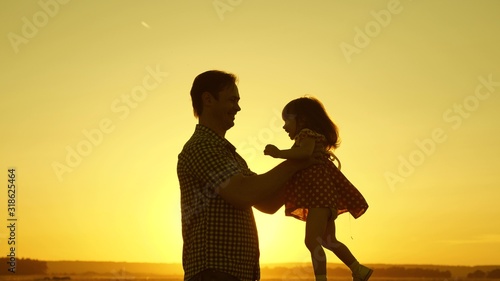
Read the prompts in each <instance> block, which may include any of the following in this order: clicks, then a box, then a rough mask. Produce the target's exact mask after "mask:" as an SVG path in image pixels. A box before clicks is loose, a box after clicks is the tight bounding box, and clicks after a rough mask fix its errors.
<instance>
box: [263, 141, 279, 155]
mask: <svg viewBox="0 0 500 281" xmlns="http://www.w3.org/2000/svg"><path fill="white" fill-rule="evenodd" d="M279 154H280V150H279V148H277V147H276V146H275V145H272V144H268V145H266V148H265V149H264V155H269V156H271V157H274V158H279Z"/></svg>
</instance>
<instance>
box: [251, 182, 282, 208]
mask: <svg viewBox="0 0 500 281" xmlns="http://www.w3.org/2000/svg"><path fill="white" fill-rule="evenodd" d="M284 204H285V189H284V188H281V189H279V190H278V191H277V192H276V193H275V194H272V195H271V196H269V197H268V198H265V199H263V200H261V201H260V202H259V203H257V204H255V205H253V206H254V207H255V208H256V209H257V210H259V211H261V212H263V213H266V214H274V213H276V212H277V211H278V210H279V209H280V208H281V207H282V206H283V205H284Z"/></svg>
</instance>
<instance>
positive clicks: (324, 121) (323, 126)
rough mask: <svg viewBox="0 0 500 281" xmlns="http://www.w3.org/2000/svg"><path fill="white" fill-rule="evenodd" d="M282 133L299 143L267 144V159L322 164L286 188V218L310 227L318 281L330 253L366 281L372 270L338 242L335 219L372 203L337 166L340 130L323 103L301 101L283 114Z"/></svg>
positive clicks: (354, 213) (322, 280)
mask: <svg viewBox="0 0 500 281" xmlns="http://www.w3.org/2000/svg"><path fill="white" fill-rule="evenodd" d="M282 115H283V120H284V121H285V125H284V126H283V129H285V131H286V132H287V133H288V136H289V137H290V139H292V140H295V143H294V145H293V146H292V148H291V149H285V150H280V149H278V148H277V147H276V146H274V145H267V146H266V148H265V150H264V154H265V155H269V156H272V157H274V158H283V159H301V158H307V157H309V156H311V155H312V154H313V152H321V153H320V154H322V157H321V158H322V162H324V165H314V166H311V167H309V168H307V169H304V170H301V171H299V172H297V173H296V174H295V175H294V176H293V177H292V178H291V179H290V180H289V182H288V183H287V184H286V188H285V190H286V191H285V192H286V199H285V214H286V215H287V216H292V217H295V218H297V219H299V220H303V221H305V222H306V237H305V244H306V246H307V248H308V250H309V252H310V253H311V259H312V264H313V267H314V275H315V276H316V281H326V256H325V252H324V250H323V247H325V248H326V249H328V250H330V251H332V252H333V253H334V254H335V255H336V256H337V257H338V258H339V259H340V260H341V261H342V262H343V263H344V264H346V265H347V266H348V267H349V268H350V269H351V271H352V277H353V280H354V281H366V280H368V278H370V275H371V274H372V272H373V270H371V269H369V268H367V267H365V266H363V265H361V264H359V262H358V261H357V260H356V258H355V257H354V256H353V255H352V253H351V252H350V251H349V249H348V248H347V247H346V246H345V245H344V244H342V243H341V242H339V241H338V240H337V239H336V238H335V219H336V218H337V216H338V215H339V214H342V213H344V212H349V213H351V215H352V216H353V217H354V218H358V217H359V216H361V215H362V214H363V213H364V212H365V211H366V209H367V208H368V204H367V203H366V201H365V199H364V198H363V196H362V195H361V193H360V192H359V191H358V190H357V189H356V188H355V187H354V186H353V185H352V184H351V183H350V182H349V180H347V178H346V177H345V176H344V175H343V174H342V173H341V172H340V170H339V169H338V168H337V167H336V166H335V164H334V163H333V161H334V160H337V161H338V162H339V168H340V161H339V160H338V158H336V157H335V156H334V155H333V153H332V152H331V151H332V150H334V149H335V148H337V147H338V145H339V143H340V141H339V138H338V129H337V126H336V125H335V124H334V123H333V122H332V121H331V120H330V118H329V117H328V114H327V113H326V111H325V109H324V107H323V105H322V104H321V102H320V101H318V100H317V99H315V98H311V97H303V98H298V99H296V100H293V101H291V102H289V103H288V104H287V105H286V106H285V108H284V109H283V113H282Z"/></svg>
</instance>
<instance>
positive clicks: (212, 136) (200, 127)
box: [195, 124, 236, 152]
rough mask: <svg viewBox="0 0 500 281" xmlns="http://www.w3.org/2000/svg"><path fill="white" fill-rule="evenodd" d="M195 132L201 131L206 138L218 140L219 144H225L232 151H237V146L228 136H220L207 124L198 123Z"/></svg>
mask: <svg viewBox="0 0 500 281" xmlns="http://www.w3.org/2000/svg"><path fill="white" fill-rule="evenodd" d="M195 132H197V133H200V134H201V135H202V136H203V137H204V138H210V139H212V140H214V141H216V142H217V143H218V144H220V145H223V146H225V147H226V148H227V149H229V150H231V152H236V147H234V145H232V144H231V143H230V142H229V141H228V140H227V139H226V138H223V137H221V136H219V135H218V134H217V133H215V132H214V131H213V130H212V129H210V128H209V127H207V126H204V125H201V124H196V129H195Z"/></svg>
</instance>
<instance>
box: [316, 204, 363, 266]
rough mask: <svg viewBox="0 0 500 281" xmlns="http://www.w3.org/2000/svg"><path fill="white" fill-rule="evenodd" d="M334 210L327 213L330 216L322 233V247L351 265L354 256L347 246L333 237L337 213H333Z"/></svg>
mask: <svg viewBox="0 0 500 281" xmlns="http://www.w3.org/2000/svg"><path fill="white" fill-rule="evenodd" d="M334 211H335V210H332V211H331V213H329V214H331V216H329V220H328V223H327V225H326V231H325V232H324V233H323V235H322V238H323V247H325V248H327V249H328V250H330V251H332V252H333V253H334V254H335V255H336V256H337V257H338V258H339V259H340V260H341V261H342V262H343V263H344V264H345V265H347V266H349V267H351V265H353V264H354V262H356V258H355V257H354V255H353V254H352V253H351V251H349V248H347V246H346V245H344V244H343V243H342V242H340V241H338V240H337V238H336V237H335V219H336V218H337V214H336V213H333V212H334Z"/></svg>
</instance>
